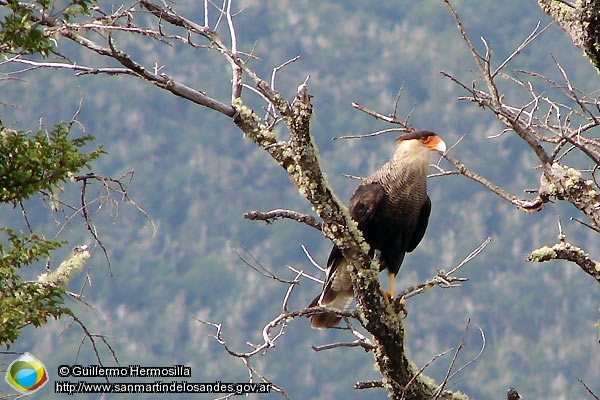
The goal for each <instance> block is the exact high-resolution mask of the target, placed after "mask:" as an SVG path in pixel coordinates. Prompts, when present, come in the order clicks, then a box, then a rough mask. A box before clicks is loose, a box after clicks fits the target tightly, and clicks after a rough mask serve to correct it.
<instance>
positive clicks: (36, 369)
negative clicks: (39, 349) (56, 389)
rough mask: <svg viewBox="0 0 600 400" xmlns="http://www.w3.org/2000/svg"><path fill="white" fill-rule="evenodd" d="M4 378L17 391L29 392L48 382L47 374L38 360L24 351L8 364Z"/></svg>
mask: <svg viewBox="0 0 600 400" xmlns="http://www.w3.org/2000/svg"><path fill="white" fill-rule="evenodd" d="M5 380H6V382H7V383H8V384H9V385H10V386H12V387H13V388H14V389H15V390H16V391H17V392H19V393H21V394H31V393H33V392H35V391H37V390H38V389H40V388H41V387H42V386H44V385H45V384H46V382H48V374H47V373H46V367H45V366H44V364H42V362H41V361H40V360H38V359H37V358H35V357H34V356H32V355H31V354H29V353H25V354H23V355H22V356H21V357H19V358H17V359H16V360H15V361H13V362H12V363H11V364H10V365H9V367H8V370H7V371H6V378H5Z"/></svg>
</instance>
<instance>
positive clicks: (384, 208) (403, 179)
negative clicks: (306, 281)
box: [309, 130, 446, 329]
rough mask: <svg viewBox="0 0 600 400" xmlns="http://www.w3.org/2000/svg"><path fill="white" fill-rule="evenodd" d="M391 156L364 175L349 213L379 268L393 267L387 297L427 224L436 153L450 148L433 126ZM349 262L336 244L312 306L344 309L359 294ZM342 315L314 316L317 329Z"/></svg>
mask: <svg viewBox="0 0 600 400" xmlns="http://www.w3.org/2000/svg"><path fill="white" fill-rule="evenodd" d="M395 144H396V149H395V151H394V154H393V156H392V158H391V159H390V160H389V161H387V162H386V163H385V164H383V166H381V168H379V169H378V170H377V171H375V172H374V173H373V174H372V175H370V176H369V177H367V178H365V179H364V180H363V181H362V182H361V183H360V185H359V186H358V187H357V188H356V190H355V191H354V194H353V195H352V197H351V198H350V202H349V203H348V210H349V211H350V216H351V217H352V219H353V220H354V221H356V223H357V224H358V229H360V230H361V232H362V234H363V237H364V239H365V241H366V242H367V243H368V244H369V246H370V252H369V255H370V256H371V258H373V257H377V258H378V260H379V262H380V271H383V270H384V269H387V270H388V274H389V291H388V292H385V291H384V290H381V292H382V294H383V295H384V299H386V298H387V299H386V301H389V300H390V299H392V298H393V296H394V278H395V276H396V274H397V273H398V271H399V269H400V266H401V265H402V261H403V260H404V256H405V254H406V253H410V252H411V251H413V250H414V249H415V248H416V247H417V245H418V244H419V242H421V239H423V236H424V234H425V230H426V229H427V224H428V221H429V214H430V212H431V200H430V198H429V196H428V195H427V171H428V169H429V165H430V164H431V158H432V155H433V153H434V152H436V151H439V152H442V153H444V152H445V151H446V144H445V143H444V141H443V140H442V138H441V137H440V136H438V135H437V134H436V133H434V132H432V131H428V130H415V131H412V132H409V133H405V134H403V135H400V136H399V137H398V138H397V139H396V140H395ZM348 264H349V262H348V260H346V259H345V258H344V255H343V254H342V251H341V250H340V249H339V248H338V247H337V246H335V245H334V246H333V248H332V250H331V253H330V254H329V258H328V260H327V269H326V279H325V281H324V283H323V290H322V291H321V294H319V295H318V296H317V297H315V299H314V300H313V301H312V302H311V303H310V305H309V307H316V306H325V307H330V308H334V309H338V310H345V309H346V308H348V307H349V306H350V303H351V302H352V299H353V297H354V292H353V289H352V279H351V277H350V273H349V271H348V268H347V266H348ZM340 320H341V317H340V316H339V315H338V314H337V313H334V312H319V313H315V314H313V315H312V316H311V321H310V325H311V327H312V328H315V329H326V328H331V327H334V326H336V325H337V324H338V323H339V322H340Z"/></svg>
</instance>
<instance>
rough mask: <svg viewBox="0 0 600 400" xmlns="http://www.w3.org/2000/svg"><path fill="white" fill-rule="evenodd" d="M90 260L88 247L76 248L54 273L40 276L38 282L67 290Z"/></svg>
mask: <svg viewBox="0 0 600 400" xmlns="http://www.w3.org/2000/svg"><path fill="white" fill-rule="evenodd" d="M88 258H90V251H89V250H88V246H86V245H83V246H78V247H75V248H74V249H73V251H72V252H71V254H69V256H68V257H67V258H65V260H64V261H63V262H61V263H60V265H59V266H58V268H56V270H55V271H54V272H44V273H43V274H41V275H40V276H38V282H42V283H47V284H50V285H53V286H58V287H62V288H66V287H67V285H68V284H69V281H70V280H71V278H73V276H75V274H76V273H77V272H79V271H81V270H82V269H83V266H84V264H85V262H86V261H87V259H88Z"/></svg>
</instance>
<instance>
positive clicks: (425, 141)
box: [396, 131, 446, 153]
mask: <svg viewBox="0 0 600 400" xmlns="http://www.w3.org/2000/svg"><path fill="white" fill-rule="evenodd" d="M396 146H398V147H406V148H409V147H412V148H414V149H415V150H416V149H418V148H419V147H424V148H425V149H428V150H431V151H439V152H441V153H444V152H445V151H446V143H445V142H444V141H443V140H442V138H441V137H439V136H438V135H437V133H435V132H432V131H412V132H409V133H405V134H404V135H400V136H398V138H397V139H396Z"/></svg>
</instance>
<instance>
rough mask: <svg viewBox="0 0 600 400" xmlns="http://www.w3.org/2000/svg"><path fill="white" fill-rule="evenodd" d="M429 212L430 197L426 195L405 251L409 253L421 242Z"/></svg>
mask: <svg viewBox="0 0 600 400" xmlns="http://www.w3.org/2000/svg"><path fill="white" fill-rule="evenodd" d="M429 214H431V199H430V198H429V196H427V200H425V203H423V206H422V207H421V212H420V213H419V219H418V220H417V225H416V226H415V230H414V231H413V234H412V236H411V238H410V242H408V247H407V248H406V251H407V252H409V253H410V252H411V251H413V250H414V249H415V248H416V247H417V245H418V244H419V243H420V242H421V239H423V236H424V235H425V230H426V229H427V224H428V223H429Z"/></svg>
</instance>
